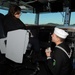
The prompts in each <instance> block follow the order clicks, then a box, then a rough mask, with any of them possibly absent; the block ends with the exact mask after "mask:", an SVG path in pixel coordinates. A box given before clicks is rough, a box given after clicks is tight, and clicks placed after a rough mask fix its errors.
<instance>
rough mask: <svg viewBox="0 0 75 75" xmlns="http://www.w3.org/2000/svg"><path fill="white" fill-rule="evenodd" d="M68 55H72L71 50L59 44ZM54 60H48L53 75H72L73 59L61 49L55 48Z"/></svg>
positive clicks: (52, 55)
mask: <svg viewBox="0 0 75 75" xmlns="http://www.w3.org/2000/svg"><path fill="white" fill-rule="evenodd" d="M59 46H60V47H62V48H63V49H64V50H66V52H67V53H68V54H70V51H71V50H70V48H69V47H68V46H67V45H66V44H65V43H64V42H63V43H61V44H59ZM51 58H52V59H48V62H47V64H48V67H49V69H50V70H51V72H52V73H53V75H71V70H72V58H71V57H70V58H69V57H68V56H67V54H66V53H65V52H64V51H62V50H61V49H59V48H57V47H55V48H54V51H53V52H52V54H51Z"/></svg>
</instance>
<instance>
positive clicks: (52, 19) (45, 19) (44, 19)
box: [39, 12, 65, 26]
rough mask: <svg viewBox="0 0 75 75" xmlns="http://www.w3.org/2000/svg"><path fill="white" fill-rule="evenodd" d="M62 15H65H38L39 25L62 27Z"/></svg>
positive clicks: (61, 13)
mask: <svg viewBox="0 0 75 75" xmlns="http://www.w3.org/2000/svg"><path fill="white" fill-rule="evenodd" d="M64 15H65V13H64V12H58V13H43V14H40V18H39V24H46V25H55V26H57V25H63V24H64Z"/></svg>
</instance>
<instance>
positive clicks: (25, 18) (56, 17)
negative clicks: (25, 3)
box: [0, 9, 75, 24]
mask: <svg viewBox="0 0 75 75" xmlns="http://www.w3.org/2000/svg"><path fill="white" fill-rule="evenodd" d="M7 12H8V11H6V10H2V9H0V13H3V14H4V15H6V14H7ZM64 16H65V13H63V12H62V13H60V12H59V13H43V14H40V15H39V24H47V23H57V24H64V18H65V17H64ZM74 18H75V13H74V12H73V13H71V19H70V20H71V21H70V23H71V24H75V19H74ZM20 19H21V20H22V22H23V23H25V24H35V14H33V13H21V17H20Z"/></svg>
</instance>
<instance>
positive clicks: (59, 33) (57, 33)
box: [51, 27, 69, 45]
mask: <svg viewBox="0 0 75 75" xmlns="http://www.w3.org/2000/svg"><path fill="white" fill-rule="evenodd" d="M68 35H69V34H68V33H67V32H65V31H64V30H63V29H60V28H57V27H55V29H54V33H53V34H52V35H51V36H52V42H54V43H55V44H56V45H58V44H59V43H60V42H62V41H60V40H64V39H66V37H67V36H68Z"/></svg>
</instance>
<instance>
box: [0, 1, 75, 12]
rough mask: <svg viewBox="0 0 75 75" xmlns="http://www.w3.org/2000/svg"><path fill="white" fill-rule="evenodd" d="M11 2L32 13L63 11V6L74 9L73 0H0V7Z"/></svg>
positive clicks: (74, 3)
mask: <svg viewBox="0 0 75 75" xmlns="http://www.w3.org/2000/svg"><path fill="white" fill-rule="evenodd" d="M11 4H17V5H19V6H21V8H22V10H23V11H27V10H28V11H29V10H31V12H33V13H43V12H63V11H64V8H65V7H69V8H70V11H71V12H73V11H75V0H0V8H5V9H6V8H9V6H10V5H11Z"/></svg>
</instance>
